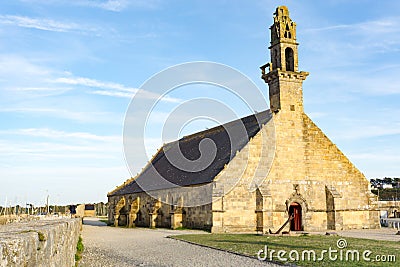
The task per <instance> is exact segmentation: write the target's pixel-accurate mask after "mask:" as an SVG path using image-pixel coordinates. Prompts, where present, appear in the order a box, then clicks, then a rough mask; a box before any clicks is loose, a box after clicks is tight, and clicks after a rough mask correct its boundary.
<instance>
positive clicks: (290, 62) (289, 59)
mask: <svg viewBox="0 0 400 267" xmlns="http://www.w3.org/2000/svg"><path fill="white" fill-rule="evenodd" d="M285 59H286V71H294V56H293V49H292V48H290V47H288V48H286V49H285Z"/></svg>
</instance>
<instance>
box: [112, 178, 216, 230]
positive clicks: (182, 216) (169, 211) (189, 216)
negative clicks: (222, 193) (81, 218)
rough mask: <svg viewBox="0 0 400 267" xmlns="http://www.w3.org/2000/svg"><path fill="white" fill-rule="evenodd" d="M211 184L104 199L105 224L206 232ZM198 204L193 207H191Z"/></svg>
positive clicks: (209, 225)
mask: <svg viewBox="0 0 400 267" xmlns="http://www.w3.org/2000/svg"><path fill="white" fill-rule="evenodd" d="M211 188H212V184H211V183H210V184H203V185H201V186H192V187H176V188H170V189H162V190H157V191H151V192H150V194H151V195H149V194H148V193H146V192H140V193H134V194H127V195H121V196H112V197H109V198H108V207H109V210H108V222H109V224H114V225H115V226H125V227H134V226H140V227H151V228H154V227H162V228H173V229H174V228H178V227H186V228H193V229H204V230H210V229H211V225H212V214H211V204H210V203H211V191H212V189H211ZM196 202H197V204H198V205H194V204H196Z"/></svg>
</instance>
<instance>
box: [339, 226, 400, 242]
mask: <svg viewBox="0 0 400 267" xmlns="http://www.w3.org/2000/svg"><path fill="white" fill-rule="evenodd" d="M397 232H398V230H396V229H393V228H386V227H382V228H381V229H362V230H346V231H338V232H337V233H338V235H340V236H343V237H355V238H365V239H374V240H383V241H400V235H396V233H397Z"/></svg>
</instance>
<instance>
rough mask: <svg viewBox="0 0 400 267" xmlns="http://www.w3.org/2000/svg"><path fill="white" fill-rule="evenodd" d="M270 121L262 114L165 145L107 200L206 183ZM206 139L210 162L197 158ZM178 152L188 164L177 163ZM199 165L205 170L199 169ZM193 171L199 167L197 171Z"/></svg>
mask: <svg viewBox="0 0 400 267" xmlns="http://www.w3.org/2000/svg"><path fill="white" fill-rule="evenodd" d="M271 118H272V115H271V112H270V110H266V111H263V112H260V113H257V114H253V115H250V116H247V117H244V118H241V119H238V120H235V121H231V122H228V123H226V124H223V125H219V126H216V127H214V128H211V129H208V130H205V131H202V132H198V133H195V134H192V135H189V136H185V137H183V138H182V139H180V140H177V141H173V142H171V143H168V144H165V145H164V146H163V147H162V148H161V149H159V150H158V152H157V154H156V155H155V156H154V157H153V159H152V160H151V162H149V163H148V164H147V165H146V167H145V168H144V169H143V171H142V172H141V173H140V174H139V175H138V176H136V178H135V179H134V180H131V181H130V182H128V183H126V184H125V185H123V186H120V187H118V188H117V189H115V190H114V191H112V192H110V193H109V194H108V196H116V195H125V194H132V193H138V192H143V191H149V190H159V189H167V188H173V187H177V186H179V187H181V186H191V185H200V184H204V183H210V182H212V181H213V179H214V178H215V176H216V175H217V174H218V173H219V172H220V171H221V170H222V169H223V168H224V166H225V164H228V163H229V162H230V161H231V160H232V158H233V157H234V156H235V154H236V152H237V151H239V150H241V149H242V148H243V147H244V146H245V145H246V144H247V143H248V141H249V140H250V138H252V137H253V136H255V135H256V134H257V133H258V131H259V130H260V126H261V125H265V124H266V123H267V122H268V121H269V120H270V119H271ZM206 139H211V140H212V141H213V142H214V144H215V148H216V149H215V155H214V156H213V157H212V159H213V160H212V161H211V162H206V161H207V160H208V159H204V160H202V159H203V158H200V156H201V155H202V154H201V153H200V149H199V147H200V148H201V146H202V145H204V144H200V142H202V141H204V140H206ZM203 147H204V146H203ZM208 148H210V147H208ZM177 149H179V150H177ZM179 152H180V153H182V155H183V156H184V157H185V158H186V159H188V160H189V161H185V160H182V161H179V155H178V154H179ZM203 152H204V151H203ZM175 155H176V156H175ZM174 159H175V160H177V161H174ZM171 160H172V162H171ZM193 161H196V164H193ZM173 162H176V163H178V164H174V163H173ZM175 165H179V166H175ZM202 165H204V166H205V168H201V166H202ZM196 167H199V170H198V171H197V170H196Z"/></svg>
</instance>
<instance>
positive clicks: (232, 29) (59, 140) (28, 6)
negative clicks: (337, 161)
mask: <svg viewBox="0 0 400 267" xmlns="http://www.w3.org/2000/svg"><path fill="white" fill-rule="evenodd" d="M278 5H287V6H288V7H289V10H290V14H291V18H292V19H293V20H294V21H295V22H296V23H297V39H298V42H299V43H300V46H299V65H300V69H301V70H303V71H308V72H310V76H309V77H308V79H307V80H306V81H305V83H304V86H303V89H304V105H305V111H306V112H307V113H308V114H309V115H310V117H311V118H312V119H313V120H314V121H315V122H316V123H317V125H318V126H319V127H320V128H321V129H322V130H323V131H324V132H325V133H326V134H327V135H328V136H329V137H330V139H331V140H333V142H334V143H336V144H337V145H338V146H339V148H340V149H341V150H342V151H343V152H344V153H345V154H346V155H347V156H348V157H349V158H350V160H352V161H353V162H354V163H355V165H356V166H357V167H358V168H359V169H360V170H361V171H362V172H363V173H364V174H365V175H366V176H367V178H374V177H384V176H397V177H399V176H400V164H399V162H400V142H399V141H400V108H399V102H400V85H399V83H398V82H397V76H398V75H399V74H398V73H399V72H400V64H399V62H400V16H399V10H400V2H399V1H389V0H386V1H385V0H383V1H372V0H354V1H347V0H346V1H345V0H325V1H315V0H307V1H289V0H288V1H218V0H214V1H158V0H147V1H145V0H143V1H142V0H139V1H128V0H126V1H124V0H108V1H106V0H103V1H100V0H98V1H95V0H93V1H89V0H74V1H68V0H6V1H2V3H1V9H0V120H1V122H2V123H1V124H0V151H1V154H0V171H1V174H0V177H1V187H0V205H4V203H7V204H12V205H14V204H22V203H25V202H31V203H34V204H36V205H39V204H43V203H44V201H45V197H46V195H47V194H49V195H50V200H51V201H53V202H57V203H59V204H67V203H78V202H98V201H106V194H107V192H108V191H110V190H112V189H113V188H115V186H116V185H119V184H121V183H122V182H123V181H125V180H126V179H127V178H128V177H129V176H130V174H129V171H128V169H127V167H126V164H125V160H124V154H123V146H122V132H123V122H124V116H125V111H126V110H127V108H128V105H129V103H130V100H131V98H132V96H133V95H134V94H135V93H136V91H137V88H139V87H140V86H141V85H142V84H143V83H144V82H145V81H146V80H147V79H149V77H151V76H152V75H154V74H156V73H158V72H160V71H161V70H163V69H165V68H167V67H170V66H172V65H176V64H180V63H183V62H190V61H213V62H219V63H222V64H226V65H228V66H231V67H233V68H235V69H237V70H239V71H241V72H242V73H243V74H245V75H247V76H248V77H249V78H250V79H251V80H253V81H254V83H255V84H256V85H257V87H258V88H259V89H260V90H262V92H263V93H264V96H266V95H267V94H266V93H267V86H266V85H265V84H264V82H263V81H262V80H261V79H260V70H259V66H261V65H263V64H265V63H266V62H268V61H269V51H268V44H269V29H268V28H269V26H270V25H271V24H272V13H273V12H274V10H275V8H276V6H278ZM193 97H209V98H210V97H211V98H213V99H217V100H218V101H225V102H224V103H225V104H226V105H230V108H231V109H233V110H235V108H236V110H235V113H236V115H237V116H244V115H247V114H249V111H248V110H246V108H243V107H241V105H240V100H238V99H235V98H234V97H232V96H229V94H228V93H227V92H224V91H223V90H220V89H218V88H216V87H210V86H208V87H207V86H200V85H197V86H188V87H187V88H185V90H183V89H181V90H177V91H174V92H171V94H170V95H169V99H167V100H165V101H161V102H162V103H161V105H160V106H159V107H158V110H156V111H158V112H159V113H155V114H156V115H155V117H156V118H158V119H159V118H160V117H162V116H165V114H166V113H168V111H170V110H173V109H174V108H175V107H177V106H178V105H179V104H180V103H182V101H185V100H189V99H191V98H193ZM265 101H267V100H266V99H265ZM210 125H211V126H212V125H215V122H214V124H213V123H210V121H207V120H198V121H196V122H193V123H192V124H191V125H190V127H186V128H185V129H184V130H183V131H182V133H181V134H187V133H189V132H191V131H193V130H199V129H204V128H205V127H209V126H210ZM150 130H154V129H152V128H150ZM151 140H153V142H151ZM159 142H160V141H159V140H158V139H157V138H154V139H151V138H150V143H151V144H150V145H149V146H150V148H149V150H150V151H149V153H150V154H151V153H154V149H156V148H157V147H158V146H159V145H160V143H159ZM150 156H151V155H150ZM135 164H136V165H135V166H136V168H137V171H139V170H140V169H141V167H143V164H144V162H143V160H142V159H138V162H137V163H135Z"/></svg>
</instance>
